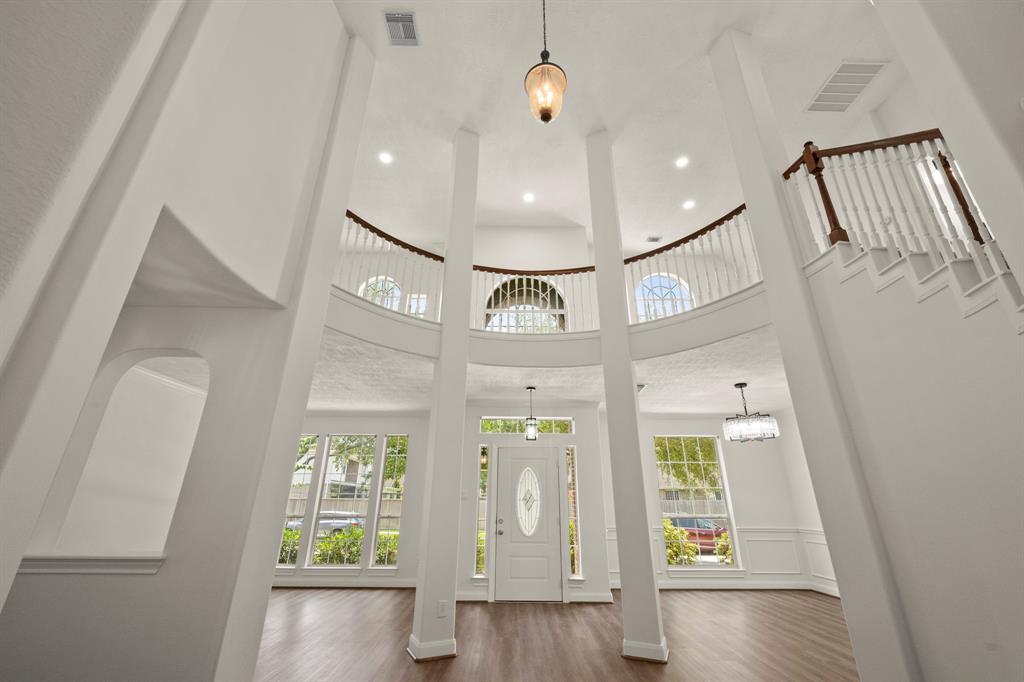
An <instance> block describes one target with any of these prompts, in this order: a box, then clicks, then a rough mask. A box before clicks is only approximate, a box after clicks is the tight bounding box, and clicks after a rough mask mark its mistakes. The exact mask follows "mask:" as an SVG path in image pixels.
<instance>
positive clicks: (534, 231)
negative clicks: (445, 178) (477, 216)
mask: <svg viewBox="0 0 1024 682" xmlns="http://www.w3.org/2000/svg"><path fill="white" fill-rule="evenodd" d="M473 262H474V263H475V264H477V265H487V266H490V267H493V268H509V269H514V268H525V269H529V270H562V269H567V268H578V267H583V266H586V265H593V264H594V261H593V259H592V257H591V255H590V251H589V247H588V245H587V232H586V229H585V228H584V227H583V226H577V227H505V226H502V227H488V226H480V227H477V229H476V235H475V236H474V238H473Z"/></svg>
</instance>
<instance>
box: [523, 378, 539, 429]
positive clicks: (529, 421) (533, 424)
mask: <svg viewBox="0 0 1024 682" xmlns="http://www.w3.org/2000/svg"><path fill="white" fill-rule="evenodd" d="M526 390H527V391H529V392H530V416H529V417H527V418H526V440H537V418H536V417H534V416H533V392H534V391H536V390H537V387H536V386H527V387H526Z"/></svg>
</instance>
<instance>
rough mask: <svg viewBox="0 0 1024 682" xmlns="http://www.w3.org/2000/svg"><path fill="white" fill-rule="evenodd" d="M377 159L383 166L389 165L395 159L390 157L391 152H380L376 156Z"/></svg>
mask: <svg viewBox="0 0 1024 682" xmlns="http://www.w3.org/2000/svg"><path fill="white" fill-rule="evenodd" d="M377 158H378V159H379V160H380V162H381V163H383V164H384V165H385V166H387V165H390V164H391V162H392V161H394V160H395V157H393V156H391V152H381V153H380V154H378V155H377Z"/></svg>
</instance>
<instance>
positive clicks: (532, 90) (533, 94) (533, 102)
mask: <svg viewBox="0 0 1024 682" xmlns="http://www.w3.org/2000/svg"><path fill="white" fill-rule="evenodd" d="M541 16H542V21H543V25H544V49H543V50H542V51H541V53H540V63H539V64H536V65H535V66H533V67H532V68H531V69H530V70H529V71H527V72H526V79H525V80H524V81H523V88H524V89H525V90H526V95H527V96H528V97H529V98H530V113H532V114H533V117H534V118H535V119H537V120H538V121H540V122H541V123H550V122H551V121H554V120H555V119H556V118H557V117H558V114H559V112H560V111H562V97H563V96H564V95H565V87H566V85H568V80H567V79H566V77H565V71H562V67H560V66H559V65H558V64H555V63H554V62H549V61H548V57H550V56H551V54H550V53H549V52H548V9H547V0H541Z"/></svg>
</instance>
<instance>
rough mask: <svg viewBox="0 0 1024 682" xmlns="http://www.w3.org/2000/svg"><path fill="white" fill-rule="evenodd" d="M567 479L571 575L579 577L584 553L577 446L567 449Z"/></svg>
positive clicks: (581, 573)
mask: <svg viewBox="0 0 1024 682" xmlns="http://www.w3.org/2000/svg"><path fill="white" fill-rule="evenodd" d="M565 469H566V480H567V481H568V483H569V486H568V495H569V575H570V576H571V577H573V578H579V577H581V576H582V575H583V555H582V554H581V553H580V514H579V499H578V493H577V492H576V491H577V486H576V448H575V446H569V447H567V448H566V449H565Z"/></svg>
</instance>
